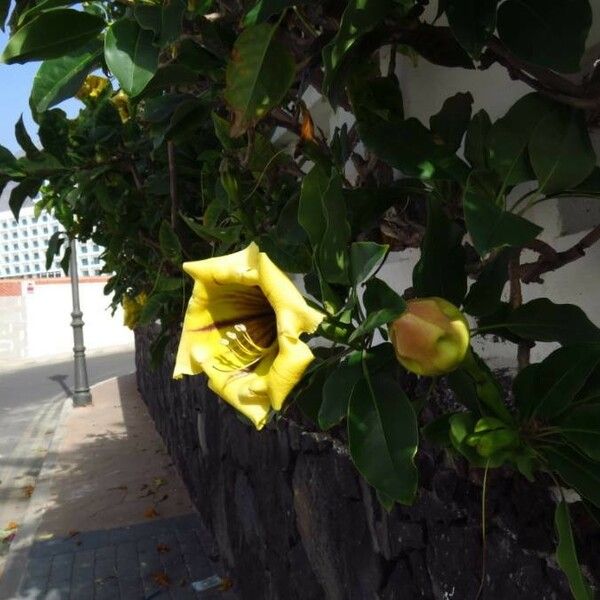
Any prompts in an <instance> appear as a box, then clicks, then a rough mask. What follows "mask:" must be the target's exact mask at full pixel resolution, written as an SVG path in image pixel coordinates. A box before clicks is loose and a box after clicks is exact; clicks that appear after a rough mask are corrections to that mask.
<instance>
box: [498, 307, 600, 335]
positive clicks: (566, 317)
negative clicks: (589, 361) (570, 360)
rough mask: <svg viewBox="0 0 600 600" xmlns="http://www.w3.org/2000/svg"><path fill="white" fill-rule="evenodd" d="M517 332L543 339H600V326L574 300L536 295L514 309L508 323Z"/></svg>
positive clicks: (507, 325)
mask: <svg viewBox="0 0 600 600" xmlns="http://www.w3.org/2000/svg"><path fill="white" fill-rule="evenodd" d="M505 326H506V327H508V329H510V331H512V332H513V333H515V334H516V335H518V336H520V337H522V338H525V339H527V340H535V341H539V342H559V343H560V344H563V345H564V344H576V343H579V342H596V341H600V329H598V327H596V326H595V325H594V324H593V323H592V322H591V321H590V320H589V319H588V318H587V316H586V314H585V313H584V312H583V310H581V308H579V307H578V306H575V305H574V304H555V303H554V302H552V301H551V300H548V298H536V299H535V300H531V301H530V302H527V303H525V304H523V305H521V306H520V307H519V308H517V309H516V310H514V311H513V312H512V313H511V314H510V315H509V316H508V323H506V325H505Z"/></svg>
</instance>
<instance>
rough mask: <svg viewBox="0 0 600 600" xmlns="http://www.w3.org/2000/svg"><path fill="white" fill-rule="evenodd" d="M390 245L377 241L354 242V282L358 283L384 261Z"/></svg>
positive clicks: (351, 263) (352, 256)
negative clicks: (377, 242)
mask: <svg viewBox="0 0 600 600" xmlns="http://www.w3.org/2000/svg"><path fill="white" fill-rule="evenodd" d="M389 249H390V247H389V246H388V245H387V244H376V243H375V242H354V243H353V244H352V246H351V247H350V266H351V272H352V283H353V285H355V286H356V285H358V284H359V283H362V282H363V281H365V279H368V277H369V275H370V274H371V273H372V272H373V271H374V270H375V269H376V268H377V267H379V265H380V264H381V263H382V261H383V260H384V259H385V257H386V256H387V254H388V251H389Z"/></svg>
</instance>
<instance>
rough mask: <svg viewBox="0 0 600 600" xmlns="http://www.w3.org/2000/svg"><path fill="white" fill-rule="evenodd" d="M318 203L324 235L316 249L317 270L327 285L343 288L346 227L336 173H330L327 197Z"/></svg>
mask: <svg viewBox="0 0 600 600" xmlns="http://www.w3.org/2000/svg"><path fill="white" fill-rule="evenodd" d="M321 200H322V202H323V207H322V210H323V216H324V219H325V232H324V234H323V238H322V239H321V242H320V244H319V246H318V248H317V256H318V262H319V268H320V269H319V270H320V273H321V275H322V276H323V278H324V279H325V281H327V282H328V283H339V284H347V283H348V281H349V280H348V270H349V264H348V263H349V260H348V245H349V244H350V225H349V224H348V221H347V219H346V203H345V201H344V196H343V195H342V180H341V178H340V176H339V174H338V173H337V172H335V171H333V172H332V174H331V179H330V183H329V186H328V188H327V193H326V194H325V195H324V196H322V198H321Z"/></svg>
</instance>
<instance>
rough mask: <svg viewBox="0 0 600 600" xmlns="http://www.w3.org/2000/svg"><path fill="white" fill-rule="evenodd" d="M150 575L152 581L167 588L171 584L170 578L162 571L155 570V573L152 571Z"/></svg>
mask: <svg viewBox="0 0 600 600" xmlns="http://www.w3.org/2000/svg"><path fill="white" fill-rule="evenodd" d="M150 577H151V578H152V581H154V583H155V584H156V585H158V586H160V587H163V588H168V587H169V586H170V585H171V580H170V579H169V576H168V575H167V574H166V573H165V572H164V571H156V573H152V575H151V576H150Z"/></svg>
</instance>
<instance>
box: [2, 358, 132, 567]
mask: <svg viewBox="0 0 600 600" xmlns="http://www.w3.org/2000/svg"><path fill="white" fill-rule="evenodd" d="M134 370H135V364H134V356H133V351H128V352H119V353H112V354H102V355H97V356H91V357H89V359H88V374H89V379H90V385H93V384H94V383H97V382H99V381H103V380H105V379H108V378H110V377H113V376H116V375H122V374H125V373H131V372H133V371H134ZM72 382H73V365H72V361H61V362H58V363H54V364H52V363H44V364H39V365H36V364H28V365H23V366H21V367H20V368H18V369H16V370H14V371H2V372H0V568H1V567H2V565H3V560H4V558H5V556H6V554H7V553H8V550H9V547H10V541H11V538H12V535H11V534H12V532H13V531H14V529H13V528H15V527H16V529H18V527H19V526H20V522H21V519H22V517H23V515H24V513H25V511H26V509H27V506H28V504H29V498H30V496H31V494H32V493H33V490H34V489H35V485H36V480H37V476H38V474H39V471H40V469H41V467H42V464H43V462H44V459H45V457H46V455H47V452H48V447H49V445H50V442H51V440H52V437H53V434H54V430H55V428H56V425H57V421H58V418H59V415H60V412H61V409H62V406H63V403H64V400H65V398H66V397H67V396H70V395H71V394H72V391H71V390H72V385H73V383H72Z"/></svg>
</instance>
